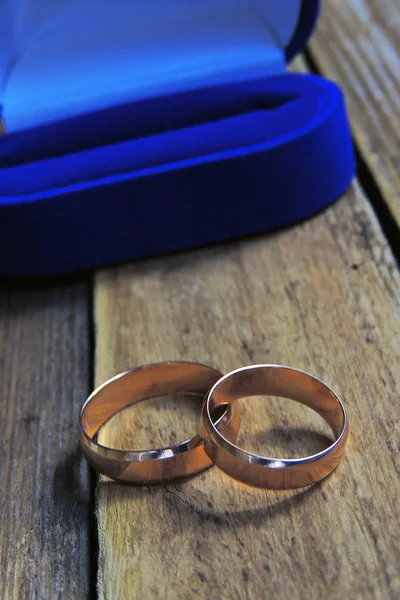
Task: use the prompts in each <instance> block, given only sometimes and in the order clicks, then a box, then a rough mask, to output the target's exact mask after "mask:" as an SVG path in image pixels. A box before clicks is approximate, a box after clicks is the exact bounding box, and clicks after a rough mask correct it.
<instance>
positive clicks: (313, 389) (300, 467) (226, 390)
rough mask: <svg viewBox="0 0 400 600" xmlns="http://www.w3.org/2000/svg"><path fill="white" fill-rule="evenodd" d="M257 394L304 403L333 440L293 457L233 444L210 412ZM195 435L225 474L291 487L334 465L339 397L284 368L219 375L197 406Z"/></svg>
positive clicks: (340, 433) (342, 415) (343, 430)
mask: <svg viewBox="0 0 400 600" xmlns="http://www.w3.org/2000/svg"><path fill="white" fill-rule="evenodd" d="M257 395H271V396H281V397H284V398H290V399H293V400H296V401H297V402H300V403H302V404H305V405H306V406H309V407H310V408H312V409H313V410H314V411H316V412H317V413H318V414H319V415H321V417H322V418H323V419H324V420H325V421H326V422H327V423H328V425H330V427H331V428H332V430H333V433H334V435H335V442H334V443H333V444H332V445H331V446H329V447H328V448H326V449H325V450H323V451H322V452H319V453H318V454H314V455H312V456H306V457H304V458H299V459H276V458H267V457H263V456H258V455H256V454H251V453H249V452H246V451H244V450H242V449H241V448H239V447H238V446H235V444H234V443H232V441H231V440H229V439H227V438H226V437H224V435H223V434H222V432H220V431H219V430H218V428H216V427H215V425H214V423H213V421H212V418H211V415H212V414H213V412H214V410H215V409H216V408H217V407H218V406H221V405H222V406H223V405H226V404H228V405H229V406H234V403H235V400H237V399H239V398H244V397H249V396H257ZM201 434H202V436H203V437H204V447H205V450H206V452H207V454H208V456H209V457H210V458H211V460H212V461H213V462H214V463H215V464H216V465H217V466H218V467H219V468H220V469H222V470H223V471H225V473H227V474H228V475H230V476H231V477H234V478H235V479H238V480H239V481H242V482H243V483H247V484H249V485H252V486H255V487H263V488H270V489H291V488H298V487H303V486H306V485H310V484H312V483H314V482H316V481H320V480H321V479H323V478H324V477H326V476H327V475H329V474H330V473H331V472H332V471H333V470H334V469H335V468H336V467H337V465H338V463H339V461H340V459H341V457H342V454H343V451H344V446H345V444H346V439H347V436H348V422H347V416H346V411H345V408H344V406H343V404H342V402H341V401H340V399H339V398H338V397H337V396H336V394H335V393H334V392H333V391H332V390H331V389H330V388H329V387H328V386H327V385H325V384H324V383H323V382H322V381H320V380H319V379H316V378H315V377H313V376H312V375H309V374H308V373H305V372H304V371H299V370H297V369H292V368H290V367H284V366H279V365H255V366H251V367H244V368H242V369H238V370H237V371H233V372H232V373H229V374H228V375H225V377H223V378H222V379H220V380H219V381H218V382H217V383H216V384H215V385H214V387H213V388H212V389H211V390H210V392H209V393H208V395H207V398H206V401H205V403H204V405H203V410H202V421H201Z"/></svg>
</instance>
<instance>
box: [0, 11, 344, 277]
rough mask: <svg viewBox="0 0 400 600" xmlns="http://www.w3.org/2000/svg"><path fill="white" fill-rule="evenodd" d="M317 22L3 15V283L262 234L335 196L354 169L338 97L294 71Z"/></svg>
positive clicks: (247, 15)
mask: <svg viewBox="0 0 400 600" xmlns="http://www.w3.org/2000/svg"><path fill="white" fill-rule="evenodd" d="M31 5H32V6H31ZM318 6H319V3H318V1H316V0H304V1H302V0H280V2H275V1H272V0H147V1H146V2H143V0H119V2H118V3H114V2H111V1H110V0H80V2H71V1H70V0H54V1H52V2H51V3H49V2H46V1H45V0H25V1H24V2H22V0H21V1H20V2H19V1H18V0H14V2H13V3H11V2H10V1H9V2H8V3H7V0H6V2H5V3H4V2H3V3H2V4H1V5H0V76H1V75H2V80H1V81H2V88H1V90H2V92H1V94H2V95H1V103H2V118H3V123H4V128H5V134H4V135H2V136H0V274H2V275H17V276H41V275H48V274H54V273H62V272H69V271H74V270H79V269H85V268H89V267H94V266H101V265H105V264H110V263H115V262H118V261H123V260H128V259H133V258H138V257H143V256H148V255H153V254H159V253H164V252H172V251H176V250H179V249H184V248H188V247H193V246H199V245H202V244H208V243H213V242H218V241H222V240H228V239H233V238H237V237H240V236H243V235H249V234H255V233H260V232H264V231H267V230H270V229H272V228H277V227H281V226H284V225H289V224H291V223H293V222H295V221H297V220H299V219H304V218H305V217H308V216H310V215H312V214H314V213H315V212H317V211H319V210H321V209H322V208H323V207H325V206H326V205H328V204H329V203H331V202H332V201H334V200H335V199H336V198H337V197H338V196H340V195H341V194H342V193H343V192H344V190H345V189H346V188H347V186H348V185H349V183H350V181H351V179H352V177H353V175H354V170H355V164H354V156H353V148H352V142H351V136H350V131H349V125H348V121H347V116H346V110H345V106H344V101H343V96H342V93H341V92H340V90H339V89H338V87H337V86H336V85H335V84H333V83H331V82H329V81H327V80H326V79H323V78H319V77H316V76H311V75H295V74H287V73H286V72H285V70H286V64H287V62H288V61H289V60H290V59H291V58H293V57H294V55H295V54H296V53H298V52H299V51H300V50H301V49H302V48H303V46H304V44H305V42H306V40H307V39H308V37H309V35H310V34H311V32H312V29H313V27H314V25H315V22H316V19H317V14H318ZM18 9H19V10H18ZM30 11H31V12H30Z"/></svg>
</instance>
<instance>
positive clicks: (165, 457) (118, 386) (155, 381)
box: [79, 362, 239, 483]
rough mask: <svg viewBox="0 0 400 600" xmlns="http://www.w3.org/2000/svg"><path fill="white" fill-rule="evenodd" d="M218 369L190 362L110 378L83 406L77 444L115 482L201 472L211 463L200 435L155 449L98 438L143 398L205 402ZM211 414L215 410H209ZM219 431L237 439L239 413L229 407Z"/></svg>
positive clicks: (100, 471)
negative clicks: (116, 417)
mask: <svg viewBox="0 0 400 600" xmlns="http://www.w3.org/2000/svg"><path fill="white" fill-rule="evenodd" d="M221 376H222V374H221V373H220V372H219V371H216V370H214V369H212V368H211V367H207V366H205V365H201V364H197V363H189V362H167V363H158V364H153V365H147V366H144V367H139V368H137V369H133V370H132V371H128V372H126V373H122V374H121V375H118V376H117V377H114V378H113V379H110V380H109V381H107V382H106V383H104V384H103V385H102V386H100V387H99V388H98V389H97V390H95V391H94V392H93V393H92V394H91V396H89V398H88V399H87V401H86V402H85V404H84V406H83V408H82V410H81V414H80V419H79V440H80V442H81V444H82V447H83V451H84V453H85V456H86V458H87V459H88V461H89V463H90V464H91V465H92V466H93V467H94V468H95V469H96V470H97V471H98V472H99V473H103V474H104V475H108V476H109V477H111V478H112V479H117V480H120V481H127V482H130V483H154V482H161V481H166V480H170V479H175V478H181V477H187V476H189V475H193V474H195V473H199V472H200V471H203V470H204V469H207V468H208V467H210V466H211V465H212V461H211V460H210V458H209V457H208V456H207V454H206V453H205V451H204V448H203V446H202V440H201V438H200V436H199V435H196V436H195V437H193V438H192V439H190V440H188V441H185V442H182V443H180V444H176V445H173V446H169V447H167V448H159V449H154V450H118V449H115V448H109V447H107V446H104V445H102V444H100V443H99V442H98V441H97V436H96V434H97V433H98V431H99V429H100V428H101V427H102V425H104V424H105V423H106V422H107V421H108V420H109V419H110V418H111V417H112V416H113V415H115V414H116V413H117V412H119V411H120V410H122V409H123V408H125V407H127V406H130V405H131V404H135V403H136V402H140V401H142V400H146V399H150V398H156V397H160V396H164V395H170V396H178V397H179V396H183V397H185V396H188V395H193V396H197V397H198V398H199V399H200V400H201V402H202V401H203V400H204V396H205V395H206V394H207V392H208V390H209V389H210V388H211V387H212V386H213V385H214V384H215V383H216V382H217V381H218V380H219V379H220V378H221ZM211 412H212V411H211ZM215 427H216V430H217V431H218V430H221V431H223V432H224V435H225V436H226V439H230V440H232V441H234V440H235V439H236V436H237V433H238V430H239V416H238V412H237V411H236V410H233V409H232V407H230V406H227V407H225V410H224V411H223V414H222V416H220V418H219V419H218V420H217V422H216V423H215Z"/></svg>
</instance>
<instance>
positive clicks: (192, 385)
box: [79, 362, 348, 489]
mask: <svg viewBox="0 0 400 600" xmlns="http://www.w3.org/2000/svg"><path fill="white" fill-rule="evenodd" d="M166 395H169V396H175V397H182V398H185V397H187V396H188V395H195V396H198V397H200V398H201V399H202V402H203V405H202V412H201V421H200V430H199V434H198V435H196V436H195V437H194V438H192V439H190V440H188V441H185V442H182V443H180V444H176V445H173V446H170V447H166V448H159V449H154V450H143V451H138V450H119V449H115V448H109V447H106V446H104V445H102V444H100V443H99V442H98V441H97V434H98V432H99V430H100V428H101V427H102V426H103V425H104V424H105V423H106V422H107V421H108V420H109V419H110V418H111V417H112V416H113V415H115V414H116V413H117V412H119V411H120V410H122V409H123V408H125V407H127V406H130V405H132V404H135V403H136V402H140V401H142V400H146V399H150V398H156V397H160V396H166ZM260 395H270V396H281V397H285V398H290V399H293V400H295V401H297V402H300V403H302V404H304V405H306V406H308V407H310V408H312V409H313V410H314V411H316V412H317V413H318V414H319V415H321V417H323V419H324V420H325V421H326V422H327V423H328V425H329V426H330V427H331V429H332V431H333V433H334V436H335V441H334V442H333V443H332V444H331V445H330V446H329V447H327V448H326V449H324V450H323V451H322V452H318V453H317V454H314V455H312V456H306V457H304V458H296V459H285V458H279V459H277V458H268V457H264V456H258V455H256V454H251V453H250V452H246V451H245V450H242V449H241V448H239V447H238V446H236V445H235V441H236V438H237V435H238V432H239V425H240V417H239V412H238V406H237V403H236V401H237V400H238V399H239V398H250V397H252V396H260ZM347 435H348V421H347V416H346V411H345V408H344V406H343V404H342V402H341V401H340V399H339V398H338V396H337V395H336V394H335V393H334V392H333V391H332V390H331V389H330V388H329V387H328V386H327V385H325V384H324V383H323V382H322V381H320V380H319V379H317V378H315V377H313V376H312V375H309V374H308V373H305V372H304V371H299V370H297V369H292V368H290V367H284V366H280V365H254V366H249V367H243V368H241V369H237V370H236V371H233V372H232V373H229V374H228V375H225V376H223V375H222V374H221V373H220V372H218V371H216V370H214V369H212V368H211V367H207V366H205V365H201V364H197V363H189V362H166V363H159V364H153V365H147V366H144V367H139V368H137V369H133V370H132V371H128V372H126V373H122V374H121V375H118V376H117V377H114V378H113V379H110V380H109V381H107V382H106V383H104V384H103V385H102V386H100V387H99V388H98V389H97V390H95V391H94V392H93V393H92V394H91V396H89V398H88V399H87V401H86V402H85V404H84V406H83V408H82V410H81V414H80V418H79V439H80V442H81V444H82V447H83V450H84V453H85V455H86V458H87V459H88V461H89V462H90V464H91V465H92V466H93V467H94V468H95V469H96V470H97V471H98V472H99V473H102V474H104V475H107V476H108V477H111V478H112V479H116V480H119V481H125V482H130V483H137V484H140V483H141V484H143V483H145V484H147V483H157V482H158V483H159V482H162V481H168V480H171V479H177V478H183V477H188V476H190V475H194V474H195V473H200V472H201V471H203V470H204V469H207V468H208V467H210V466H212V465H213V464H215V465H217V466H218V467H219V468H220V469H222V470H223V471H224V472H225V473H227V474H228V475H230V476H231V477H233V478H235V479H237V480H239V481H241V482H243V483H246V484H249V485H251V486H255V487H262V488H271V489H289V488H298V487H303V486H307V485H310V484H312V483H315V482H316V481H320V480H321V479H324V478H325V477H326V476H327V475H329V474H330V473H332V471H333V470H334V469H335V468H336V466H337V465H338V463H339V461H340V459H341V457H342V454H343V451H344V446H345V444H346V439H347Z"/></svg>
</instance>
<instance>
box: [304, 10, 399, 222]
mask: <svg viewBox="0 0 400 600" xmlns="http://www.w3.org/2000/svg"><path fill="white" fill-rule="evenodd" d="M310 50H311V55H312V57H313V59H314V61H315V63H316V64H317V66H318V68H319V70H320V71H321V72H322V74H323V75H326V76H327V77H330V78H331V79H334V80H336V81H337V82H338V83H339V84H340V85H341V87H342V89H343V90H344V92H345V94H346V99H347V104H348V109H349V114H350V117H351V122H352V127H353V132H354V136H355V139H356V141H357V143H358V146H359V148H360V151H361V153H362V156H363V158H364V160H365V161H366V163H367V165H368V167H369V169H370V171H371V172H372V174H373V176H374V178H375V180H376V183H377V184H378V186H379V188H380V191H381V193H382V195H383V197H384V199H385V201H386V203H387V205H388V207H389V209H390V211H391V213H392V215H393V216H394V218H395V219H396V221H397V224H399V225H400V137H399V135H398V131H399V128H400V3H399V0H346V2H344V1H343V0H325V1H324V2H323V3H322V15H321V19H320V23H319V25H318V28H317V31H316V33H315V35H314V36H313V38H312V40H311V43H310Z"/></svg>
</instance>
